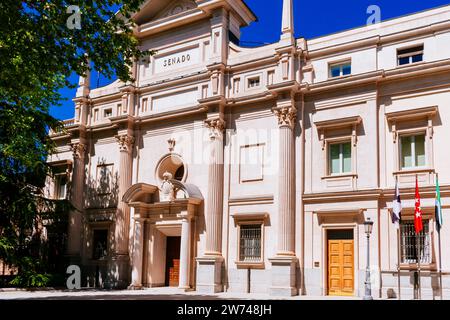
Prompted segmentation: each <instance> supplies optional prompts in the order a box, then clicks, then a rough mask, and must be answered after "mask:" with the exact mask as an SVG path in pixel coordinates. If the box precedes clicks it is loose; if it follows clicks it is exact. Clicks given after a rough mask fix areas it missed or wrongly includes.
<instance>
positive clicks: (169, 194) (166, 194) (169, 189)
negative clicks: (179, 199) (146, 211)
mask: <svg viewBox="0 0 450 320" xmlns="http://www.w3.org/2000/svg"><path fill="white" fill-rule="evenodd" d="M163 178H164V181H163V183H162V184H161V188H160V201H161V202H167V201H174V200H175V186H174V185H173V183H172V182H171V181H170V180H172V174H171V173H170V172H165V173H164V175H163Z"/></svg>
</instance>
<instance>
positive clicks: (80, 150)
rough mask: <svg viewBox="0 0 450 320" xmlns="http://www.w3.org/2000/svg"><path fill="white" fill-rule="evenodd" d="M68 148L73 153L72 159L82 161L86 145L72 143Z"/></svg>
mask: <svg viewBox="0 0 450 320" xmlns="http://www.w3.org/2000/svg"><path fill="white" fill-rule="evenodd" d="M70 148H71V150H72V153H73V157H74V158H75V159H83V158H84V153H85V152H86V145H85V144H84V143H80V142H77V143H72V144H71V145H70Z"/></svg>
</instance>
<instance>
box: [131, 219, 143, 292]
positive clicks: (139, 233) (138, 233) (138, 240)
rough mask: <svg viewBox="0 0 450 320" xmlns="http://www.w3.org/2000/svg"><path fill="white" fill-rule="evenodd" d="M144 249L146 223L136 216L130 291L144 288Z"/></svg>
mask: <svg viewBox="0 0 450 320" xmlns="http://www.w3.org/2000/svg"><path fill="white" fill-rule="evenodd" d="M143 248H144V221H142V220H141V219H140V217H139V216H138V215H137V214H135V218H134V249H133V259H132V264H131V286H130V289H140V288H142V264H143Z"/></svg>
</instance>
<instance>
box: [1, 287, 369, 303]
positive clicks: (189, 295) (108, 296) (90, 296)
mask: <svg viewBox="0 0 450 320" xmlns="http://www.w3.org/2000/svg"><path fill="white" fill-rule="evenodd" d="M16 299H19V300H20V299H27V300H28V299H39V300H43V299H44V300H227V299H230V300H361V298H358V297H323V296H321V297H311V296H295V297H272V296H269V295H268V294H244V293H232V292H225V293H217V294H200V293H198V292H195V291H192V292H183V291H181V290H179V289H177V288H151V289H144V290H114V291H113V290H95V289H86V290H80V291H69V290H52V289H46V290H39V291H27V290H17V289H0V300H16Z"/></svg>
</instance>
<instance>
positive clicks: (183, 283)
mask: <svg viewBox="0 0 450 320" xmlns="http://www.w3.org/2000/svg"><path fill="white" fill-rule="evenodd" d="M190 257H191V218H190V217H189V216H186V217H183V221H182V223H181V248H180V283H179V288H180V289H184V290H187V289H189V288H190V284H189V282H190V281H189V273H190V269H191V268H190V266H191V261H190V260H191V259H190Z"/></svg>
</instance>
